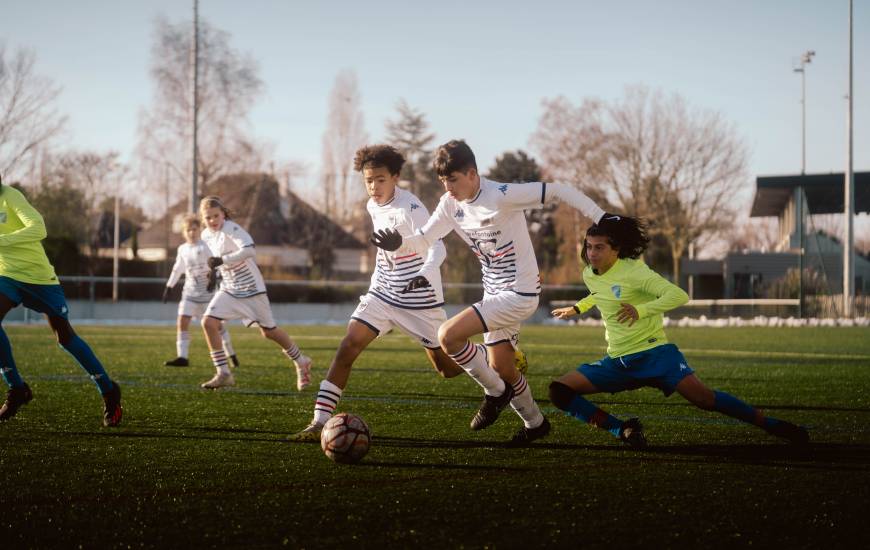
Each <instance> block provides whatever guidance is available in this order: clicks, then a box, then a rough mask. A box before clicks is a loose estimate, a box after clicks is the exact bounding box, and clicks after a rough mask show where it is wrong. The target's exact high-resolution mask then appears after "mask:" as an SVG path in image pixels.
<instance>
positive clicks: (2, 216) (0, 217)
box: [0, 210, 6, 223]
mask: <svg viewBox="0 0 870 550" xmlns="http://www.w3.org/2000/svg"><path fill="white" fill-rule="evenodd" d="M0 223H6V211H5V210H2V211H0Z"/></svg>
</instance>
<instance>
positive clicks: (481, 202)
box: [372, 140, 605, 446]
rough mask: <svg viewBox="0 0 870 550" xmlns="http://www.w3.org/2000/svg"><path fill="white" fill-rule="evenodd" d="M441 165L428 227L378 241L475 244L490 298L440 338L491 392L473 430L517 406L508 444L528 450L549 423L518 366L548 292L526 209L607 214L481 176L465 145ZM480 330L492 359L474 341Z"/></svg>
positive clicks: (567, 197)
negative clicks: (522, 342)
mask: <svg viewBox="0 0 870 550" xmlns="http://www.w3.org/2000/svg"><path fill="white" fill-rule="evenodd" d="M434 168H435V172H436V173H437V175H438V178H439V179H440V180H441V183H442V184H443V185H444V188H445V190H446V191H447V192H446V193H445V194H444V195H443V196H442V197H441V200H440V202H439V203H438V206H437V208H436V209H435V212H434V213H433V214H432V216H431V217H430V218H429V220H428V221H427V222H426V224H425V225H424V226H423V227H422V228H420V229H418V230H417V231H415V232H413V233H412V232H411V231H408V230H407V229H403V228H399V229H398V230H396V229H380V230H378V231H376V232H375V234H374V235H373V236H372V242H373V243H374V244H375V245H377V246H378V247H380V248H383V249H384V250H388V251H396V250H398V251H399V254H407V253H412V252H417V253H419V252H420V251H423V250H426V249H427V248H429V247H430V246H432V245H433V244H434V243H436V242H437V241H438V240H439V239H441V238H443V237H444V236H445V235H447V234H448V233H450V232H451V231H456V232H457V233H458V234H459V235H460V236H461V237H462V239H463V240H464V241H465V242H466V243H468V245H469V246H470V247H471V249H472V250H473V251H474V253H475V254H476V255H477V257H478V259H479V260H480V265H481V270H482V274H483V288H484V296H483V299H482V300H481V301H480V302H477V303H476V304H474V305H473V306H471V307H469V308H466V309H465V310H463V311H462V312H461V313H459V314H458V315H456V316H454V317H452V318H450V319H449V320H447V321H446V322H445V323H444V324H443V325H441V327H440V329H439V331H438V341H439V343H440V344H441V348H442V349H444V351H446V352H447V353H448V354H449V355H450V356H451V357H452V358H453V359H454V360H455V361H456V362H457V363H458V364H459V365H460V366H461V367H462V368H464V369H465V370H466V371H467V372H468V373H469V374H470V375H471V377H472V378H474V379H475V381H477V383H478V384H480V385H481V386H482V387H483V389H484V392H485V394H486V395H485V397H484V400H483V403H482V404H481V406H480V409H479V410H478V411H477V414H475V415H474V418H472V420H471V429H473V430H482V429H484V428H486V427H487V426H489V425H491V424H492V423H493V422H495V421H496V419H497V418H498V416H499V414H500V413H501V411H502V410H503V409H504V408H505V407H506V406H507V405H508V403H510V404H511V406H512V407H513V409H514V410H515V411H516V412H517V414H518V415H519V416H520V418H522V420H523V427H522V428H521V429H520V430H519V432H517V434H516V435H515V436H514V437H513V439H511V441H510V442H509V445H513V446H520V445H526V444H528V443H531V442H532V441H534V440H536V439H539V438H541V437H544V436H546V435H547V434H548V433H549V432H550V423H549V421H548V420H547V419H546V418H545V417H544V416H543V414H541V410H540V409H539V408H538V405H537V404H536V403H535V401H534V399H533V398H532V392H531V389H530V388H529V386H528V384H527V383H526V379H525V376H523V374H522V373H520V372H519V371H517V369H516V367H515V366H514V350H515V348H516V346H517V344H518V342H519V335H520V324H521V323H522V322H523V321H524V320H525V319H528V318H529V317H530V316H531V315H532V314H533V313H534V312H535V310H537V308H538V296H539V294H540V292H541V279H540V274H539V271H538V263H537V260H536V258H535V251H534V249H533V248H532V242H531V239H530V238H529V230H528V228H527V227H526V218H525V215H524V214H523V210H524V209H529V208H540V207H542V206H543V205H544V204H546V203H547V202H549V201H552V200H554V199H555V200H561V201H563V202H565V203H567V204H569V205H571V206H573V207H574V208H576V209H577V210H579V211H580V212H582V213H583V214H584V215H586V216H587V217H588V218H590V219H592V220H593V221H595V222H597V221H599V220H600V219H601V218H602V217H603V216H604V215H605V213H604V211H603V210H602V209H601V208H599V207H598V205H596V204H595V203H594V202H593V201H592V200H591V199H590V198H589V197H587V196H586V195H585V194H583V193H581V192H580V191H578V190H576V189H574V188H572V187H569V186H567V185H562V184H557V183H555V184H554V183H542V182H535V183H522V184H516V183H498V182H495V181H490V180H488V179H486V178H484V177H482V176H480V175H479V174H478V172H477V162H476V160H475V158H474V153H473V152H472V150H471V148H470V147H469V146H468V145H467V144H466V143H465V142H464V141H459V140H453V141H449V142H448V143H446V144H444V145H442V146H440V147H439V148H438V150H437V151H436V152H435V160H434ZM481 333H483V336H484V343H485V345H486V346H487V348H488V352H489V353H488V357H487V356H486V355H485V354H484V353H482V352H481V351H480V350H479V349H478V348H477V346H475V345H474V344H472V343H471V342H470V341H469V338H470V337H472V336H474V335H476V334H481ZM487 361H488V363H489V364H487ZM490 367H491V368H490Z"/></svg>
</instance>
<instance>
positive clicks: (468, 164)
mask: <svg viewBox="0 0 870 550" xmlns="http://www.w3.org/2000/svg"><path fill="white" fill-rule="evenodd" d="M432 168H434V169H435V173H436V174H437V175H438V176H439V177H445V176H449V175H450V174H452V173H453V172H467V171H468V170H470V169H472V168H474V169H475V170H477V159H475V158H474V151H472V150H471V147H469V146H468V144H467V143H465V141H464V140H461V139H451V140H450V141H448V142H447V143H445V144H444V145H442V146H440V147H438V149H437V150H436V151H435V158H434V159H432Z"/></svg>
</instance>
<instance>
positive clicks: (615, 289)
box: [610, 285, 622, 298]
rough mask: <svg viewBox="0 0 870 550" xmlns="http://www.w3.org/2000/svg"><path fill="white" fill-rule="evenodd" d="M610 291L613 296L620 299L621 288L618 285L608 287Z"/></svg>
mask: <svg viewBox="0 0 870 550" xmlns="http://www.w3.org/2000/svg"><path fill="white" fill-rule="evenodd" d="M610 290H612V291H613V295H614V296H616V297H617V298H622V287H621V286H620V285H613V286H612V287H610Z"/></svg>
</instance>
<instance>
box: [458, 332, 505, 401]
mask: <svg viewBox="0 0 870 550" xmlns="http://www.w3.org/2000/svg"><path fill="white" fill-rule="evenodd" d="M481 348H483V346H480V345H475V344H472V343H471V342H465V347H463V348H462V351H460V352H459V353H455V354H449V355H450V357H452V358H453V360H454V361H456V363H457V364H458V365H459V366H460V367H462V368H463V369H465V372H467V373H468V375H469V376H471V377H472V378H474V381H475V382H477V383H478V384H480V386H481V387H482V388H483V391H485V392H486V394H487V395H501V394H502V393H504V390H505V383H504V382H503V381H502V379H501V378H499V376H498V373H497V372H495V371H494V370H493V369H491V368H490V367H489V363H487V362H486V350H485V349H481Z"/></svg>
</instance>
